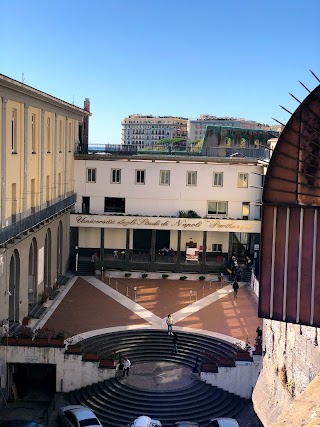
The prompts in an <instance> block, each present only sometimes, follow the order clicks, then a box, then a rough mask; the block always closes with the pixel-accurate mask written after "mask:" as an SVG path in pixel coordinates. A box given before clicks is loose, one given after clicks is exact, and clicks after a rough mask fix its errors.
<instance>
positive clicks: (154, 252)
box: [150, 229, 157, 271]
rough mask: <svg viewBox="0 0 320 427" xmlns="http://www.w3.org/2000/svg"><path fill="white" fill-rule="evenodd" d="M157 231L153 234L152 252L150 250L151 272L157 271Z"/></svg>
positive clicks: (153, 231)
mask: <svg viewBox="0 0 320 427" xmlns="http://www.w3.org/2000/svg"><path fill="white" fill-rule="evenodd" d="M156 233H157V231H156V230H154V229H153V230H152V232H151V250H150V271H155V261H156Z"/></svg>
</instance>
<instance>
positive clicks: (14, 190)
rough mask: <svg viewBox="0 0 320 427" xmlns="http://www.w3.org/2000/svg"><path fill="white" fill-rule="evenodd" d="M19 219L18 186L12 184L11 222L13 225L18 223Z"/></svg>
mask: <svg viewBox="0 0 320 427" xmlns="http://www.w3.org/2000/svg"><path fill="white" fill-rule="evenodd" d="M16 218H17V184H16V183H14V184H12V190H11V220H12V223H14V222H16Z"/></svg>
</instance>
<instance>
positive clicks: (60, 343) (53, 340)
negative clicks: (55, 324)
mask: <svg viewBox="0 0 320 427" xmlns="http://www.w3.org/2000/svg"><path fill="white" fill-rule="evenodd" d="M70 336H71V334H70V333H69V332H67V331H64V330H63V329H60V330H59V331H58V332H55V333H54V336H53V337H50V338H49V344H50V345H52V346H56V347H64V340H65V339H66V338H69V337H70Z"/></svg>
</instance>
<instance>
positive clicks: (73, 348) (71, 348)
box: [65, 344, 82, 354]
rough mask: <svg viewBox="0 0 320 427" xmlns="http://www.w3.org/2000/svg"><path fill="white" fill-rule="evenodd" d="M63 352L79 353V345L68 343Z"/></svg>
mask: <svg viewBox="0 0 320 427" xmlns="http://www.w3.org/2000/svg"><path fill="white" fill-rule="evenodd" d="M65 353H67V354H81V353H82V351H81V347H80V345H74V344H70V345H68V347H67V349H66V351H65Z"/></svg>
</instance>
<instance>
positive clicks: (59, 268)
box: [0, 75, 90, 323]
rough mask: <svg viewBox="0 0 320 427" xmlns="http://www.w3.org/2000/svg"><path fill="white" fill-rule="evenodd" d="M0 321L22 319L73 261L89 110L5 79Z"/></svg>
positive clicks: (0, 86) (1, 99)
mask: <svg viewBox="0 0 320 427" xmlns="http://www.w3.org/2000/svg"><path fill="white" fill-rule="evenodd" d="M0 110H1V114H0V141H1V151H0V162H1V174H2V180H1V186H0V196H1V208H0V221H1V232H0V265H1V269H0V293H1V295H2V296H3V297H2V299H1V304H0V318H1V319H9V321H10V323H14V322H21V321H22V319H23V317H25V316H26V315H27V314H28V309H29V307H30V305H32V304H35V303H37V301H38V298H39V296H40V294H41V292H43V291H44V289H47V290H48V292H50V290H51V289H52V287H53V285H54V283H55V281H56V279H57V277H58V275H59V274H62V273H64V272H65V271H66V268H67V265H68V259H69V212H70V209H71V208H72V207H73V205H74V203H75V201H76V195H75V192H74V179H75V178H74V150H75V146H76V145H83V144H84V143H85V138H84V135H85V131H84V128H85V124H86V123H87V122H88V117H89V114H90V113H89V111H86V110H84V109H82V108H78V107H76V106H74V105H71V104H68V103H67V102H64V101H62V100H60V99H58V98H55V97H53V96H51V95H48V94H46V93H44V92H41V91H39V90H36V89H34V88H32V87H30V86H27V85H25V84H23V83H20V82H18V81H15V80H13V79H11V78H9V77H6V76H4V75H0Z"/></svg>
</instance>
